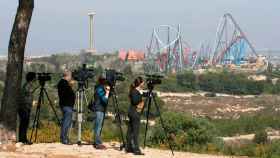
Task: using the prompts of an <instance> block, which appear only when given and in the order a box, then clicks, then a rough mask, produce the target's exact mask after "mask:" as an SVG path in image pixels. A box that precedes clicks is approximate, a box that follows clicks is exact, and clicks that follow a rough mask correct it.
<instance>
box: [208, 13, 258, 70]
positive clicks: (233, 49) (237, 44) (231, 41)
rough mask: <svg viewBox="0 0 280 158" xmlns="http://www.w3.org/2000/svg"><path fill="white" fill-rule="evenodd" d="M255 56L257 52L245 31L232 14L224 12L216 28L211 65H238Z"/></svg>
mask: <svg viewBox="0 0 280 158" xmlns="http://www.w3.org/2000/svg"><path fill="white" fill-rule="evenodd" d="M249 56H251V57H255V58H256V57H257V56H258V55H257V53H256V50H255V48H254V47H253V45H252V44H251V42H250V41H249V40H248V38H247V36H246V35H245V33H244V32H243V31H242V30H241V28H240V26H239V25H238V24H237V22H236V21H235V19H234V18H233V16H232V15H231V14H229V13H227V14H225V15H224V16H223V17H222V19H221V21H220V23H219V25H218V28H217V33H216V40H215V44H214V47H213V56H212V59H211V62H212V63H211V64H212V65H218V64H219V65H225V64H235V65H240V64H242V63H244V62H246V60H248V57H249Z"/></svg>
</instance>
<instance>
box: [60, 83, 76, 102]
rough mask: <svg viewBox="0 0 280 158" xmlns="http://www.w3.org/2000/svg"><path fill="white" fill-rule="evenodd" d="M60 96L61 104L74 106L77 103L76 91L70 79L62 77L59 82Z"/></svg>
mask: <svg viewBox="0 0 280 158" xmlns="http://www.w3.org/2000/svg"><path fill="white" fill-rule="evenodd" d="M57 89H58V97H59V106H60V107H64V106H69V107H73V106H74V104H75V99H76V98H75V92H74V91H73V89H72V88H71V87H70V85H69V83H68V81H66V80H65V79H61V80H60V81H59V82H58V84H57Z"/></svg>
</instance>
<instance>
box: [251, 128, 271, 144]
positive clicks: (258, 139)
mask: <svg viewBox="0 0 280 158" xmlns="http://www.w3.org/2000/svg"><path fill="white" fill-rule="evenodd" d="M253 141H254V142H255V143H257V144H265V143H267V141H268V137H267V133H266V131H265V130H260V131H257V132H256V133H255V137H254V140H253Z"/></svg>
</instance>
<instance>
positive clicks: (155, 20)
mask: <svg viewBox="0 0 280 158" xmlns="http://www.w3.org/2000/svg"><path fill="white" fill-rule="evenodd" d="M17 5H18V0H1V1H0V55H5V53H6V52H7V47H8V41H9V36H10V32H11V28H12V24H13V20H14V16H15V14H16V9H17ZM89 10H94V11H96V12H97V15H96V19H95V25H94V26H95V30H94V31H95V33H96V34H95V45H96V48H97V50H99V51H113V50H118V49H120V48H138V49H144V48H145V46H146V45H147V44H148V43H149V40H150V37H151V33H152V29H153V27H155V26H158V25H161V24H169V25H177V24H181V27H182V32H183V38H184V40H185V41H187V42H188V43H190V44H191V46H192V47H194V48H197V47H199V45H200V43H201V42H210V43H211V44H213V41H214V38H215V32H216V28H217V25H218V22H219V20H220V18H221V16H222V15H223V14H224V13H226V12H229V13H232V15H233V16H234V17H235V19H236V20H237V21H238V23H239V24H240V26H241V28H242V29H243V30H244V32H245V33H246V34H247V36H248V38H249V40H250V41H251V42H252V43H253V45H254V46H255V47H256V49H257V50H268V49H270V50H280V45H279V43H280V31H279V29H280V1H279V0H35V8H34V14H33V18H32V22H31V27H30V32H29V36H28V42H27V47H26V52H27V53H26V54H27V55H30V54H32V55H41V54H44V53H60V52H64V51H68V50H71V51H72V50H80V49H83V48H88V46H89V42H88V23H89V19H88V16H87V13H88V11H89Z"/></svg>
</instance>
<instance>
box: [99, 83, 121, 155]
mask: <svg viewBox="0 0 280 158" xmlns="http://www.w3.org/2000/svg"><path fill="white" fill-rule="evenodd" d="M110 98H112V101H113V108H114V111H115V114H116V118H117V123H118V126H119V130H120V138H121V141H122V144H121V145H120V150H122V149H123V148H124V147H125V141H124V134H123V130H122V121H121V116H120V109H119V103H118V97H117V93H116V90H115V86H112V87H111V91H110V95H109V99H110ZM105 113H106V110H105V112H104V118H103V121H102V128H101V133H102V129H103V125H104V120H105Z"/></svg>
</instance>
